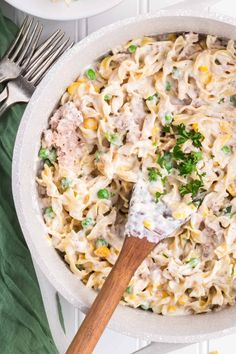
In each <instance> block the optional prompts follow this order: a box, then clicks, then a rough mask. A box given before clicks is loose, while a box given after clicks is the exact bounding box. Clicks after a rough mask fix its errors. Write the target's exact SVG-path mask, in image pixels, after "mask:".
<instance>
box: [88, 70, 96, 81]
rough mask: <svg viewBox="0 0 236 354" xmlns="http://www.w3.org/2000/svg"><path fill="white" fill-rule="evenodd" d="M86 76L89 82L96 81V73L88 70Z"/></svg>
mask: <svg viewBox="0 0 236 354" xmlns="http://www.w3.org/2000/svg"><path fill="white" fill-rule="evenodd" d="M86 76H87V78H88V79H89V80H95V79H96V72H95V71H94V70H93V69H91V68H90V69H88V70H87V71H86Z"/></svg>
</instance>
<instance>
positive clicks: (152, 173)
mask: <svg viewBox="0 0 236 354" xmlns="http://www.w3.org/2000/svg"><path fill="white" fill-rule="evenodd" d="M158 175H159V171H158V170H157V169H156V168H154V167H148V180H149V181H150V182H155V181H157V178H158Z"/></svg>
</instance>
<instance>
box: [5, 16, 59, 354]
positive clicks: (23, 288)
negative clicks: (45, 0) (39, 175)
mask: <svg viewBox="0 0 236 354" xmlns="http://www.w3.org/2000/svg"><path fill="white" fill-rule="evenodd" d="M16 31H17V28H16V26H15V25H14V24H13V23H12V22H11V21H10V20H7V19H5V18H4V17H3V16H2V14H1V10H0V57H2V55H3V54H4V52H5V51H6V49H7V48H8V47H9V44H10V43H11V41H12V39H13V38H14V36H15V34H16ZM24 108H25V105H22V104H18V105H15V106H14V107H12V108H11V109H10V110H9V111H8V112H6V113H5V115H4V116H3V117H0V353H1V354H31V353H39V354H47V353H49V354H54V353H58V351H57V349H56V347H55V345H54V342H53V339H52V336H51V333H50V329H49V326H48V322H47V318H46V315H45V311H44V307H43V303H42V298H41V294H40V289H39V286H38V282H37V278H36V275H35V271H34V267H33V264H32V260H31V256H30V253H29V250H28V248H27V245H26V243H25V240H24V238H23V235H22V233H21V229H20V226H19V223H18V220H17V216H16V212H15V208H14V204H13V199H12V191H11V162H12V152H13V146H14V141H15V136H16V132H17V128H18V125H19V123H20V119H21V116H22V114H23V111H24ZM25 183H28V182H27V181H25Z"/></svg>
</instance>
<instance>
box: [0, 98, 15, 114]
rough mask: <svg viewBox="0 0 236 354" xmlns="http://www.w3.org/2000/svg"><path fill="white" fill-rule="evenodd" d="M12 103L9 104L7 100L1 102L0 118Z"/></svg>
mask: <svg viewBox="0 0 236 354" xmlns="http://www.w3.org/2000/svg"><path fill="white" fill-rule="evenodd" d="M12 104H13V103H11V104H9V102H8V101H7V100H5V101H4V102H3V104H2V105H1V107H0V118H1V117H2V115H3V114H4V113H5V112H6V110H7V109H8V108H9V107H10V106H11V105H12Z"/></svg>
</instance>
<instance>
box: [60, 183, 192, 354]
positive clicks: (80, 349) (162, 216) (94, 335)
mask: <svg viewBox="0 0 236 354" xmlns="http://www.w3.org/2000/svg"><path fill="white" fill-rule="evenodd" d="M150 216H151V218H150ZM147 218H149V219H148V220H150V219H151V220H150V221H148V220H147ZM145 221H146V222H145ZM148 222H149V223H150V222H151V223H153V228H152V230H151V229H147V228H146V227H145V224H147V223H148ZM185 222H186V219H184V220H175V219H173V217H172V213H171V211H170V210H169V209H168V207H167V206H166V205H165V204H164V203H162V202H159V203H155V202H153V198H152V196H151V195H150V194H149V192H148V190H147V186H146V183H145V182H144V181H143V180H139V181H138V182H137V184H136V186H135V188H134V190H133V194H132V198H131V202H130V210H129V217H128V222H127V225H126V235H127V236H126V238H125V241H124V244H123V247H122V249H121V252H120V255H119V257H118V259H117V261H116V263H115V265H114V266H113V268H112V270H111V272H110V274H109V276H108V277H107V279H106V281H105V283H104V285H103V287H102V289H101V290H100V292H99V293H98V295H97V297H96V299H95V301H94V303H93V304H92V306H91V308H90V310H89V312H88V314H87V316H86V317H85V319H84V321H83V323H82V325H81V326H80V328H79V330H78V332H77V334H76V335H75V337H74V339H73V341H72V343H71V344H70V346H69V348H68V350H67V352H66V353H67V354H91V353H92V351H93V349H94V347H95V345H96V344H97V342H98V340H99V338H100V336H101V335H102V333H103V331H104V329H105V327H106V325H107V323H108V322H109V320H110V318H111V316H112V314H113V312H114V310H115V309H116V307H117V305H118V304H119V301H120V299H121V298H122V295H123V294H124V291H125V289H126V288H127V286H128V284H129V282H130V279H131V278H132V276H133V274H134V272H135V271H136V269H137V268H138V266H139V265H140V264H141V263H142V261H143V260H144V259H145V258H146V257H147V256H148V254H149V253H150V252H151V251H152V250H153V249H154V247H155V246H156V245H157V243H158V242H160V240H162V239H164V238H166V237H169V236H171V235H172V234H173V232H174V231H176V229H177V228H179V227H180V226H181V225H183V224H184V223H185ZM142 234H143V235H145V236H148V238H147V237H143V238H140V237H141V236H142ZM136 236H137V237H136Z"/></svg>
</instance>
